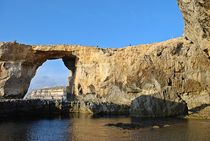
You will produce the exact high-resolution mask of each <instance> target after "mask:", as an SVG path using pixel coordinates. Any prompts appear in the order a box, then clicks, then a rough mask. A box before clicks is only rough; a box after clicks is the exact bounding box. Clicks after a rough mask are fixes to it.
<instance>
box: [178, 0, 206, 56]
mask: <svg viewBox="0 0 210 141" xmlns="http://www.w3.org/2000/svg"><path fill="white" fill-rule="evenodd" d="M178 4H179V7H180V9H181V11H182V13H183V16H184V20H185V36H186V37H187V39H189V40H191V41H192V42H193V43H195V44H196V45H199V46H200V47H201V48H202V49H203V50H205V51H206V53H207V54H208V55H210V1H209V0H178Z"/></svg>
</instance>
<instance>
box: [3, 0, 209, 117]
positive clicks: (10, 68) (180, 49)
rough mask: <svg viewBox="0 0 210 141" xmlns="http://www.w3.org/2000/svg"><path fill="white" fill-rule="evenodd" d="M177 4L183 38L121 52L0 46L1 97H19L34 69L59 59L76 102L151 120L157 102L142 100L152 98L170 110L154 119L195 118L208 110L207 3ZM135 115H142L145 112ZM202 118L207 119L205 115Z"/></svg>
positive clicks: (186, 0)
mask: <svg viewBox="0 0 210 141" xmlns="http://www.w3.org/2000/svg"><path fill="white" fill-rule="evenodd" d="M178 3H179V6H180V8H181V10H182V12H183V16H184V20H185V35H184V37H180V38H175V39H171V40H168V41H165V42H161V43H153V44H146V45H138V46H132V47H126V48H119V49H102V48H96V47H85V46H79V45H45V46H36V45H33V46H31V45H23V44H18V43H15V42H14V43H0V96H1V98H18V97H19V98H20V97H23V96H24V95H25V94H26V92H27V89H28V86H29V84H30V81H31V79H32V78H33V76H34V75H35V73H36V70H37V68H38V67H39V66H41V65H42V63H44V62H45V61H46V60H47V59H57V58H62V59H63V61H64V64H65V65H66V67H67V68H68V69H69V70H71V72H72V75H71V76H70V77H69V90H70V91H71V93H72V94H73V95H75V96H77V97H78V99H83V100H85V101H99V102H103V103H104V102H105V103H106V102H111V103H114V104H118V105H119V104H122V105H128V106H130V105H131V112H132V111H138V109H136V107H139V108H144V109H145V110H146V113H148V112H149V113H150V114H149V115H152V114H153V113H157V110H159V109H156V108H154V106H156V105H158V104H159V103H158V102H157V101H156V102H145V101H144V99H145V98H143V100H142V98H141V96H144V97H145V96H147V97H150V98H146V99H145V100H146V101H148V99H149V100H150V99H151V97H156V98H158V101H161V100H162V102H160V103H163V105H164V104H165V105H166V106H167V105H169V106H168V107H167V108H166V109H165V110H166V111H167V112H162V113H160V114H159V115H158V116H172V115H182V114H186V110H185V109H186V106H187V107H188V109H189V110H191V109H193V110H191V111H193V113H199V112H201V111H202V110H206V109H209V108H208V107H209V104H210V101H209V97H210V96H209V95H210V56H209V54H210V53H209V49H210V47H209V45H210V42H209V40H210V36H209V34H210V27H209V23H210V20H209V17H210V16H209V7H210V6H209V5H210V4H209V1H207V0H206V1H205V0H178ZM157 95H159V96H158V97H157ZM152 99H153V98H152ZM194 99H196V101H195V100H194ZM135 101H138V102H135ZM139 101H144V102H143V103H146V104H143V105H141V104H142V103H139ZM131 103H132V104H131ZM179 104H181V106H180V105H179ZM174 106H175V107H174ZM148 107H149V108H150V109H151V110H152V111H148V110H149V108H148ZM163 107H164V106H163ZM170 108H171V109H170ZM177 110H178V111H177ZM132 113H134V115H135V112H132ZM136 113H138V116H144V115H142V114H144V113H145V111H144V112H140V111H138V112H136ZM193 113H192V114H193ZM205 113H206V115H207V116H210V112H209V110H207V112H205ZM152 116H154V115H152Z"/></svg>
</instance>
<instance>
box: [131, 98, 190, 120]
mask: <svg viewBox="0 0 210 141" xmlns="http://www.w3.org/2000/svg"><path fill="white" fill-rule="evenodd" d="M172 100H173V101H172ZM130 113H131V115H133V116H139V117H169V116H180V115H187V113H188V109H187V104H186V103H185V102H184V101H183V100H182V99H181V98H180V97H179V96H178V95H176V94H174V95H173V98H171V96H169V95H167V94H166V95H161V94H154V95H152V96H150V95H142V96H140V97H138V98H136V99H135V100H133V101H132V103H131V109H130Z"/></svg>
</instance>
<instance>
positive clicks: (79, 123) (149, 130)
mask: <svg viewBox="0 0 210 141" xmlns="http://www.w3.org/2000/svg"><path fill="white" fill-rule="evenodd" d="M107 124H109V125H110V124H111V125H113V126H107ZM135 124H136V125H138V127H137V128H132V126H129V125H135ZM115 125H125V126H122V127H125V128H122V127H121V126H115ZM127 127H128V128H127ZM158 127H159V128H158ZM0 141H210V121H209V120H181V119H139V118H129V117H100V116H98V117H93V116H90V115H72V116H70V117H65V118H61V117H57V118H30V119H20V118H19V119H10V120H2V121H0Z"/></svg>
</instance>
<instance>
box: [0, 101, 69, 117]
mask: <svg viewBox="0 0 210 141" xmlns="http://www.w3.org/2000/svg"><path fill="white" fill-rule="evenodd" d="M63 105H64V104H62V102H61V101H59V100H43V99H30V100H29V99H28V100H23V99H1V100H0V107H1V108H0V119H2V118H5V117H13V118H14V117H15V118H16V117H17V116H21V117H25V116H33V117H34V116H49V115H59V114H65V113H67V112H66V110H67V111H68V110H69V109H68V108H67V109H66V108H65V107H64V106H63Z"/></svg>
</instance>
